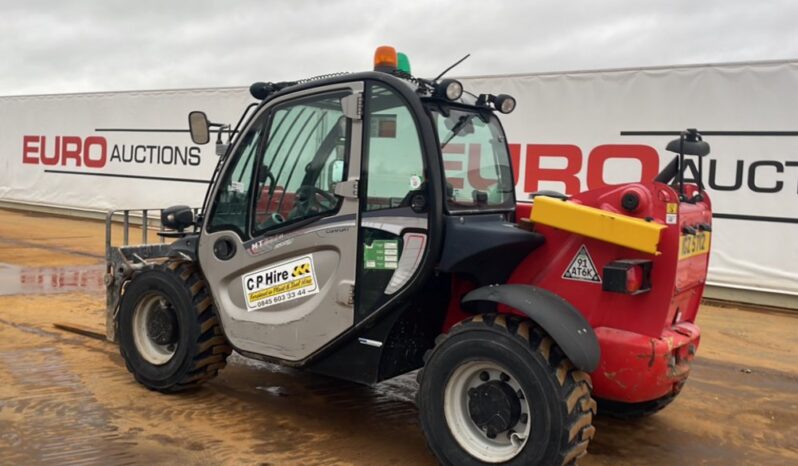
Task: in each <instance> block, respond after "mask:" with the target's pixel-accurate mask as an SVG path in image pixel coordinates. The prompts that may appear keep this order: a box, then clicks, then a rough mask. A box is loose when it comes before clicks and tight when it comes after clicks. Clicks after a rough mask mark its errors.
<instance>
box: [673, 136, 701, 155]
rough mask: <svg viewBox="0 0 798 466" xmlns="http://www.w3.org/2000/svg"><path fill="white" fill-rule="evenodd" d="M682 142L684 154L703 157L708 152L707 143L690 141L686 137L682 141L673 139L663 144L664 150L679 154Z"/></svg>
mask: <svg viewBox="0 0 798 466" xmlns="http://www.w3.org/2000/svg"><path fill="white" fill-rule="evenodd" d="M682 144H684V155H697V156H698V157H703V156H705V155H707V154H709V143H707V142H704V141H690V140H688V139H685V140H684V142H682V140H681V139H674V140H673V141H671V142H669V143H668V145H667V146H665V150H667V151H668V152H673V153H676V154H679V153H681V147H682Z"/></svg>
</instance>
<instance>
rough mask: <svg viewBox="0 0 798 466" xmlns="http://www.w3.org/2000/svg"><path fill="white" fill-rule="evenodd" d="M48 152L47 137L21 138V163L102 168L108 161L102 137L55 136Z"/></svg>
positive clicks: (106, 146) (106, 147)
mask: <svg viewBox="0 0 798 466" xmlns="http://www.w3.org/2000/svg"><path fill="white" fill-rule="evenodd" d="M50 150H51V151H52V152H50V153H49V154H48V152H47V151H48V148H47V136H22V163H27V164H33V165H38V164H42V165H59V164H60V165H62V166H67V165H74V166H75V167H80V166H85V167H89V168H102V167H104V166H105V164H106V163H107V161H108V141H106V140H105V138H104V137H102V136H89V137H87V138H86V139H81V138H80V137H79V136H56V137H55V144H53V146H52V148H50ZM70 161H71V162H72V163H70Z"/></svg>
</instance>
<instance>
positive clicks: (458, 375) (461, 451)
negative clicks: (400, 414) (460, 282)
mask: <svg viewBox="0 0 798 466" xmlns="http://www.w3.org/2000/svg"><path fill="white" fill-rule="evenodd" d="M424 360H425V366H424V368H423V370H422V371H420V372H419V391H418V395H417V405H418V409H419V415H420V418H421V426H422V428H423V430H424V433H425V434H426V437H427V444H428V445H429V447H430V450H432V452H433V453H434V454H435V456H437V458H438V460H439V461H440V462H441V463H442V464H447V465H457V466H466V465H486V464H497V463H501V464H503V465H512V466H515V465H571V464H575V463H576V461H577V460H578V459H579V458H581V457H582V456H584V455H585V454H586V453H587V446H588V444H589V442H590V439H591V438H593V435H594V433H595V428H594V427H593V426H592V419H593V415H594V414H595V412H596V403H595V401H593V399H592V398H591V397H590V390H591V385H590V376H589V375H588V374H587V373H585V372H583V371H580V370H577V369H575V368H574V367H573V366H572V365H571V363H570V361H569V360H568V359H567V358H566V357H565V355H564V354H563V353H562V351H561V350H560V349H559V347H557V345H556V344H555V343H554V341H553V340H552V339H551V338H550V337H549V336H548V335H546V334H545V332H543V330H541V329H540V328H539V327H536V326H535V325H534V324H533V323H532V322H530V321H524V320H520V319H516V318H514V317H508V316H503V315H498V316H497V315H485V316H476V317H473V318H471V319H468V320H466V321H464V322H462V323H460V324H457V325H456V326H454V327H452V329H451V331H450V332H449V333H448V334H446V335H441V336H439V337H438V339H437V340H436V346H435V348H434V349H433V350H431V351H430V352H428V353H427V355H426V356H425V358H424ZM472 369H473V370H475V371H476V372H474V371H473V370H472ZM472 373H474V374H476V378H474V377H473V376H469V374H472ZM497 374H498V375H497ZM453 387H454V388H457V387H460V388H461V391H462V392H463V393H465V395H456V392H457V390H455V389H454V388H453ZM519 393H520V394H519ZM453 394H454V395H453ZM513 394H515V395H516V396H515V397H513ZM453 397H454V398H453ZM453 399H454V402H453V401H452V400H453ZM485 400H487V401H485ZM458 406H459V409H460V411H459V412H458V411H457V409H458ZM505 407H509V408H505ZM486 411H487V415H486ZM524 414H526V415H527V416H526V417H525V416H524ZM524 420H526V422H524ZM511 445H512V446H514V448H511Z"/></svg>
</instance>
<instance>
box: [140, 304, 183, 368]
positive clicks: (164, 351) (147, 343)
mask: <svg viewBox="0 0 798 466" xmlns="http://www.w3.org/2000/svg"><path fill="white" fill-rule="evenodd" d="M168 306H169V301H168V300H167V299H166V298H165V297H163V296H162V295H160V294H158V293H150V294H147V295H145V296H144V297H143V298H141V299H140V300H139V302H138V304H136V308H135V309H134V311H133V343H134V344H135V345H136V350H137V351H138V352H139V355H141V357H142V358H144V360H145V361H147V362H148V363H150V364H153V365H156V366H162V365H164V364H166V363H167V362H169V361H170V360H171V359H172V356H174V355H175V352H176V351H177V343H174V344H169V345H160V344H158V343H156V342H155V341H153V339H152V338H151V337H150V335H149V333H148V332H147V322H149V319H150V318H151V317H152V315H153V311H155V310H156V309H158V308H166V307H168ZM172 312H173V311H172Z"/></svg>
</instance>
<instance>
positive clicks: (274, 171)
mask: <svg viewBox="0 0 798 466" xmlns="http://www.w3.org/2000/svg"><path fill="white" fill-rule="evenodd" d="M346 95H347V94H346V93H336V94H325V95H321V96H313V97H310V98H305V99H301V100H298V101H292V102H290V103H287V104H283V105H282V106H280V107H277V108H275V109H274V110H273V113H272V115H273V117H272V121H271V124H270V128H269V133H268V137H267V139H266V143H265V147H264V149H263V150H262V154H261V156H260V157H258V161H257V166H256V167H255V170H256V173H257V176H256V177H255V178H256V183H255V191H254V196H253V204H254V212H255V215H254V221H253V234H254V235H257V234H260V233H262V232H265V231H267V230H269V229H273V228H276V227H279V226H285V225H287V224H291V223H295V222H298V221H301V220H306V219H310V218H313V217H317V216H323V215H328V214H332V213H334V212H335V211H337V210H338V206H339V204H340V198H339V197H338V196H336V195H335V186H336V184H338V183H339V182H341V181H343V178H344V173H345V165H346V159H347V150H348V147H349V139H348V134H349V121H348V120H347V118H346V117H344V114H343V110H342V107H341V98H342V97H344V96H346Z"/></svg>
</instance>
